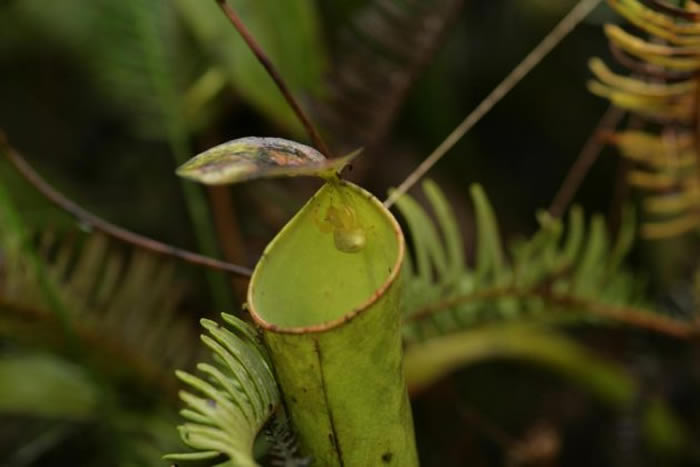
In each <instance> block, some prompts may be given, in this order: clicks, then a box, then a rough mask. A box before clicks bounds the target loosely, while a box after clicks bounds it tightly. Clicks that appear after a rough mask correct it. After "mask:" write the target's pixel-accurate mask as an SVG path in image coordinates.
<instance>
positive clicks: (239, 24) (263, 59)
mask: <svg viewBox="0 0 700 467" xmlns="http://www.w3.org/2000/svg"><path fill="white" fill-rule="evenodd" d="M216 3H217V4H218V5H219V8H221V11H223V12H224V15H226V17H227V18H228V19H229V21H231V24H233V27H235V28H236V31H238V34H240V35H241V37H242V38H243V40H244V41H245V43H246V44H247V45H248V47H249V48H250V50H251V51H252V52H253V54H254V55H255V57H256V58H257V59H258V61H259V62H260V64H261V65H262V66H263V67H264V68H265V71H267V74H268V75H269V76H270V78H272V80H273V81H274V82H275V84H276V85H277V87H278V88H279V90H280V92H281V93H282V95H283V96H284V98H285V100H286V101H287V103H288V104H289V106H290V107H291V108H292V110H293V111H294V113H295V114H296V116H297V118H298V119H299V121H300V122H301V123H302V125H304V128H305V129H306V132H307V133H308V134H309V137H310V138H311V140H312V141H313V143H314V145H315V146H316V148H317V149H318V150H319V151H320V152H321V154H323V155H324V156H326V157H332V154H331V152H330V149H329V148H328V145H327V144H326V142H325V141H324V140H323V138H322V137H321V134H320V133H319V132H318V130H317V129H316V127H315V126H314V124H313V123H312V122H311V119H310V118H309V117H308V116H307V115H306V113H305V112H304V110H303V109H302V108H301V106H300V105H299V103H298V102H297V100H296V99H295V98H294V95H293V94H292V92H291V91H290V90H289V87H288V86H287V84H286V83H285V81H284V79H283V78H282V75H280V73H279V72H278V71H277V69H276V68H275V66H274V65H273V64H272V61H271V60H270V58H269V57H268V56H267V54H265V51H264V50H263V49H262V47H260V45H259V44H258V43H257V41H256V40H255V38H254V37H253V35H252V34H251V33H250V31H248V28H246V26H245V24H243V21H241V19H240V17H239V16H238V14H237V13H236V11H235V10H234V9H233V8H231V6H230V5H229V4H228V3H226V0H216Z"/></svg>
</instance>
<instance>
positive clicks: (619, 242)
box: [397, 181, 694, 341]
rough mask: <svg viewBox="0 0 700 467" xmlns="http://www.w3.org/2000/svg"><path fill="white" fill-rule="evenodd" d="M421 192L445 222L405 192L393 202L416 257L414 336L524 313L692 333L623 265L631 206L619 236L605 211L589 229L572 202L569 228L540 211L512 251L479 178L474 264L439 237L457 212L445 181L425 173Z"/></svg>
mask: <svg viewBox="0 0 700 467" xmlns="http://www.w3.org/2000/svg"><path fill="white" fill-rule="evenodd" d="M424 190H425V191H426V193H431V194H430V195H429V196H428V200H429V201H430V203H431V204H432V208H433V211H434V212H441V213H442V214H440V216H439V217H442V218H443V220H442V221H441V222H440V223H439V224H440V228H439V229H437V228H436V227H435V225H434V224H433V222H432V221H431V220H430V217H429V215H428V213H427V212H426V211H424V210H423V209H422V208H421V207H420V206H419V205H418V203H416V201H415V200H413V199H411V198H410V197H408V196H403V197H402V198H401V199H400V200H399V201H398V202H397V207H398V209H399V211H400V212H401V213H402V215H403V216H404V217H405V219H406V221H407V224H408V226H409V238H410V239H411V240H412V244H413V249H414V253H413V258H414V259H413V260H412V261H410V262H409V263H408V264H407V265H406V266H405V267H406V271H405V273H406V274H405V278H406V279H405V285H404V288H405V292H404V300H403V308H404V310H403V312H404V317H405V326H404V331H405V335H406V338H407V339H408V340H409V341H411V340H416V339H417V340H424V339H426V338H428V337H430V336H433V335H440V334H445V333H451V332H454V331H456V330H459V329H463V328H466V327H469V326H471V325H473V324H476V323H482V322H484V321H492V320H503V319H514V318H525V317H537V318H541V319H545V320H547V319H551V318H565V320H567V319H568V320H570V319H576V320H579V321H590V320H598V321H599V320H600V319H605V320H612V321H613V322H622V323H627V324H630V325H636V326H640V327H644V328H650V329H656V330H658V331H660V332H666V333H669V334H671V335H677V336H689V335H691V334H693V333H694V329H693V327H692V326H691V325H690V324H687V323H683V322H676V321H674V320H672V319H670V318H667V317H665V316H663V315H659V314H656V313H654V312H652V311H649V310H647V309H645V308H643V307H640V305H641V304H643V301H642V297H641V293H640V292H641V284H640V282H639V281H638V280H636V279H634V278H633V276H632V275H631V274H630V273H629V272H627V271H625V270H624V269H622V262H623V260H624V258H625V256H626V255H627V253H628V252H629V250H630V248H631V247H632V243H633V240H634V235H635V230H636V229H635V225H636V222H635V216H634V211H633V210H631V209H628V210H627V211H625V214H624V216H623V217H624V219H623V225H622V227H621V229H620V232H619V233H618V235H617V237H616V238H615V239H614V240H611V239H610V238H609V235H608V233H607V229H606V225H605V222H604V220H603V218H602V216H600V215H596V216H593V217H592V219H591V221H590V223H589V226H588V229H586V228H585V223H584V216H583V211H582V210H581V208H579V207H575V208H574V209H572V211H571V213H570V215H569V220H568V222H567V224H566V229H565V225H564V222H563V221H561V220H559V219H555V218H552V217H551V216H549V215H548V214H547V213H541V214H540V215H539V216H538V220H539V222H540V229H539V231H537V232H536V233H535V234H534V235H533V236H532V237H531V238H530V239H528V240H523V241H520V242H518V243H515V244H513V245H512V246H511V248H510V255H509V256H508V257H506V255H505V253H504V251H503V247H502V245H501V242H500V235H499V233H498V227H497V224H496V220H495V216H494V214H493V209H492V208H491V206H490V203H489V202H488V199H487V198H486V195H485V194H484V192H483V190H482V189H481V187H479V186H478V185H475V186H473V187H472V190H471V192H472V200H473V202H474V205H475V210H476V215H475V218H476V232H477V238H476V243H477V247H476V254H475V258H474V264H473V266H472V267H469V266H467V265H466V264H465V263H464V260H463V259H462V258H461V257H460V256H459V254H458V255H457V257H456V258H454V257H452V255H448V254H447V251H448V250H456V251H461V250H460V249H457V248H456V247H455V246H454V245H453V246H448V245H449V242H447V241H446V240H441V237H442V238H443V239H447V238H451V237H453V235H454V214H453V213H452V212H451V210H450V209H449V206H448V205H447V204H446V203H445V201H444V197H443V196H442V195H439V193H440V192H439V188H438V187H437V185H435V184H434V183H433V182H431V181H427V182H426V183H425V184H424ZM448 219H449V220H448ZM446 229H447V230H446ZM438 231H439V233H438ZM446 258H449V259H446ZM550 312H558V314H552V313H550ZM565 312H566V313H565ZM571 312H575V313H573V314H572V313H571ZM561 313H565V315H562V314H561Z"/></svg>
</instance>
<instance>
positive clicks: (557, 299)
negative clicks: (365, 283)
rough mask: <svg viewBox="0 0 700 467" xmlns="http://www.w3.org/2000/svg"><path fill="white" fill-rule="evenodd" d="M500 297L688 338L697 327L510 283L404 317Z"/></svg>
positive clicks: (420, 316)
mask: <svg viewBox="0 0 700 467" xmlns="http://www.w3.org/2000/svg"><path fill="white" fill-rule="evenodd" d="M503 297H516V298H521V299H529V298H539V299H543V300H545V301H547V302H549V303H550V304H552V305H556V306H561V307H566V308H580V309H583V310H585V311H587V312H590V313H591V314H594V315H598V316H602V317H604V318H608V319H612V320H614V321H619V322H622V323H626V324H629V325H632V326H635V327H638V328H642V329H648V330H650V331H655V332H659V333H661V334H666V335H669V336H673V337H677V338H683V339H688V338H691V337H694V336H697V335H698V334H699V333H700V329H698V327H696V326H694V325H693V324H690V323H685V322H683V321H679V320H676V319H673V318H668V317H666V316H663V315H659V314H656V313H652V312H649V311H646V310H644V309H641V308H634V307H629V306H619V305H607V304H603V303H597V302H594V301H590V300H586V299H583V298H578V297H574V296H570V295H553V294H551V293H549V292H548V291H541V290H532V289H525V290H523V289H517V288H513V287H505V288H492V289H486V290H482V291H479V292H475V293H472V294H467V295H460V296H457V297H452V298H449V299H446V300H443V301H441V302H438V303H434V304H431V305H429V306H426V307H424V308H421V309H419V310H418V311H416V312H414V313H412V314H411V315H410V316H409V317H408V318H406V321H407V322H415V321H420V320H423V319H426V318H429V317H431V316H433V314H434V313H437V312H439V311H442V310H447V309H449V308H453V307H455V306H457V305H462V304H466V303H474V302H480V301H484V300H493V299H497V298H503Z"/></svg>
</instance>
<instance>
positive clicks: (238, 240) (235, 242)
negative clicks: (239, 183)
mask: <svg viewBox="0 0 700 467" xmlns="http://www.w3.org/2000/svg"><path fill="white" fill-rule="evenodd" d="M207 191H208V193H209V201H210V203H211V208H212V212H213V214H214V226H215V227H216V233H217V236H218V237H219V243H220V244H221V251H222V253H223V254H224V259H226V260H227V261H231V262H233V263H243V262H245V246H244V242H243V238H242V236H241V231H240V228H239V224H238V219H237V216H236V207H235V206H234V204H233V201H232V200H231V189H230V187H229V186H226V185H221V186H210V187H209V188H208V190H207ZM231 285H232V286H233V289H234V291H235V293H236V296H237V298H239V299H240V300H241V301H243V300H244V299H245V294H246V290H247V289H248V281H247V280H245V279H243V278H240V277H234V278H232V284H231Z"/></svg>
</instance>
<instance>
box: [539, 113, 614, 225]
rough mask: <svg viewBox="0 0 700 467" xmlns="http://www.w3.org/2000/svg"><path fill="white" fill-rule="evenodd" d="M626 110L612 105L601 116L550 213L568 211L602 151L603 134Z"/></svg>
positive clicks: (555, 198)
mask: <svg viewBox="0 0 700 467" xmlns="http://www.w3.org/2000/svg"><path fill="white" fill-rule="evenodd" d="M624 115H625V112H624V111H623V110H622V109H619V108H618V107H615V106H613V105H610V107H608V110H606V111H605V113H604V114H603V116H602V117H601V119H600V121H599V122H598V125H596V127H595V129H594V130H593V133H591V135H590V136H589V137H588V140H586V142H585V143H584V145H583V148H581V152H580V153H579V155H578V157H577V158H576V161H575V162H574V164H573V165H572V166H571V168H570V169H569V172H568V173H567V174H566V178H565V179H564V181H563V182H562V184H561V187H560V188H559V191H557V194H556V195H555V196H554V200H552V204H551V205H550V206H549V213H550V214H551V215H552V216H554V217H561V216H562V215H563V214H564V211H566V208H567V207H568V206H569V204H570V203H571V201H572V200H573V199H574V196H575V195H576V192H577V191H578V189H579V187H580V186H581V183H582V182H583V179H584V178H586V175H587V174H588V171H589V170H590V168H591V167H592V166H593V164H594V163H595V161H596V160H598V156H599V155H600V152H601V151H602V149H603V147H604V146H605V143H604V142H603V141H602V139H601V136H602V135H603V134H604V133H605V132H607V131H609V130H612V129H613V128H615V127H616V126H617V124H618V123H620V120H622V117H623V116H624Z"/></svg>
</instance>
